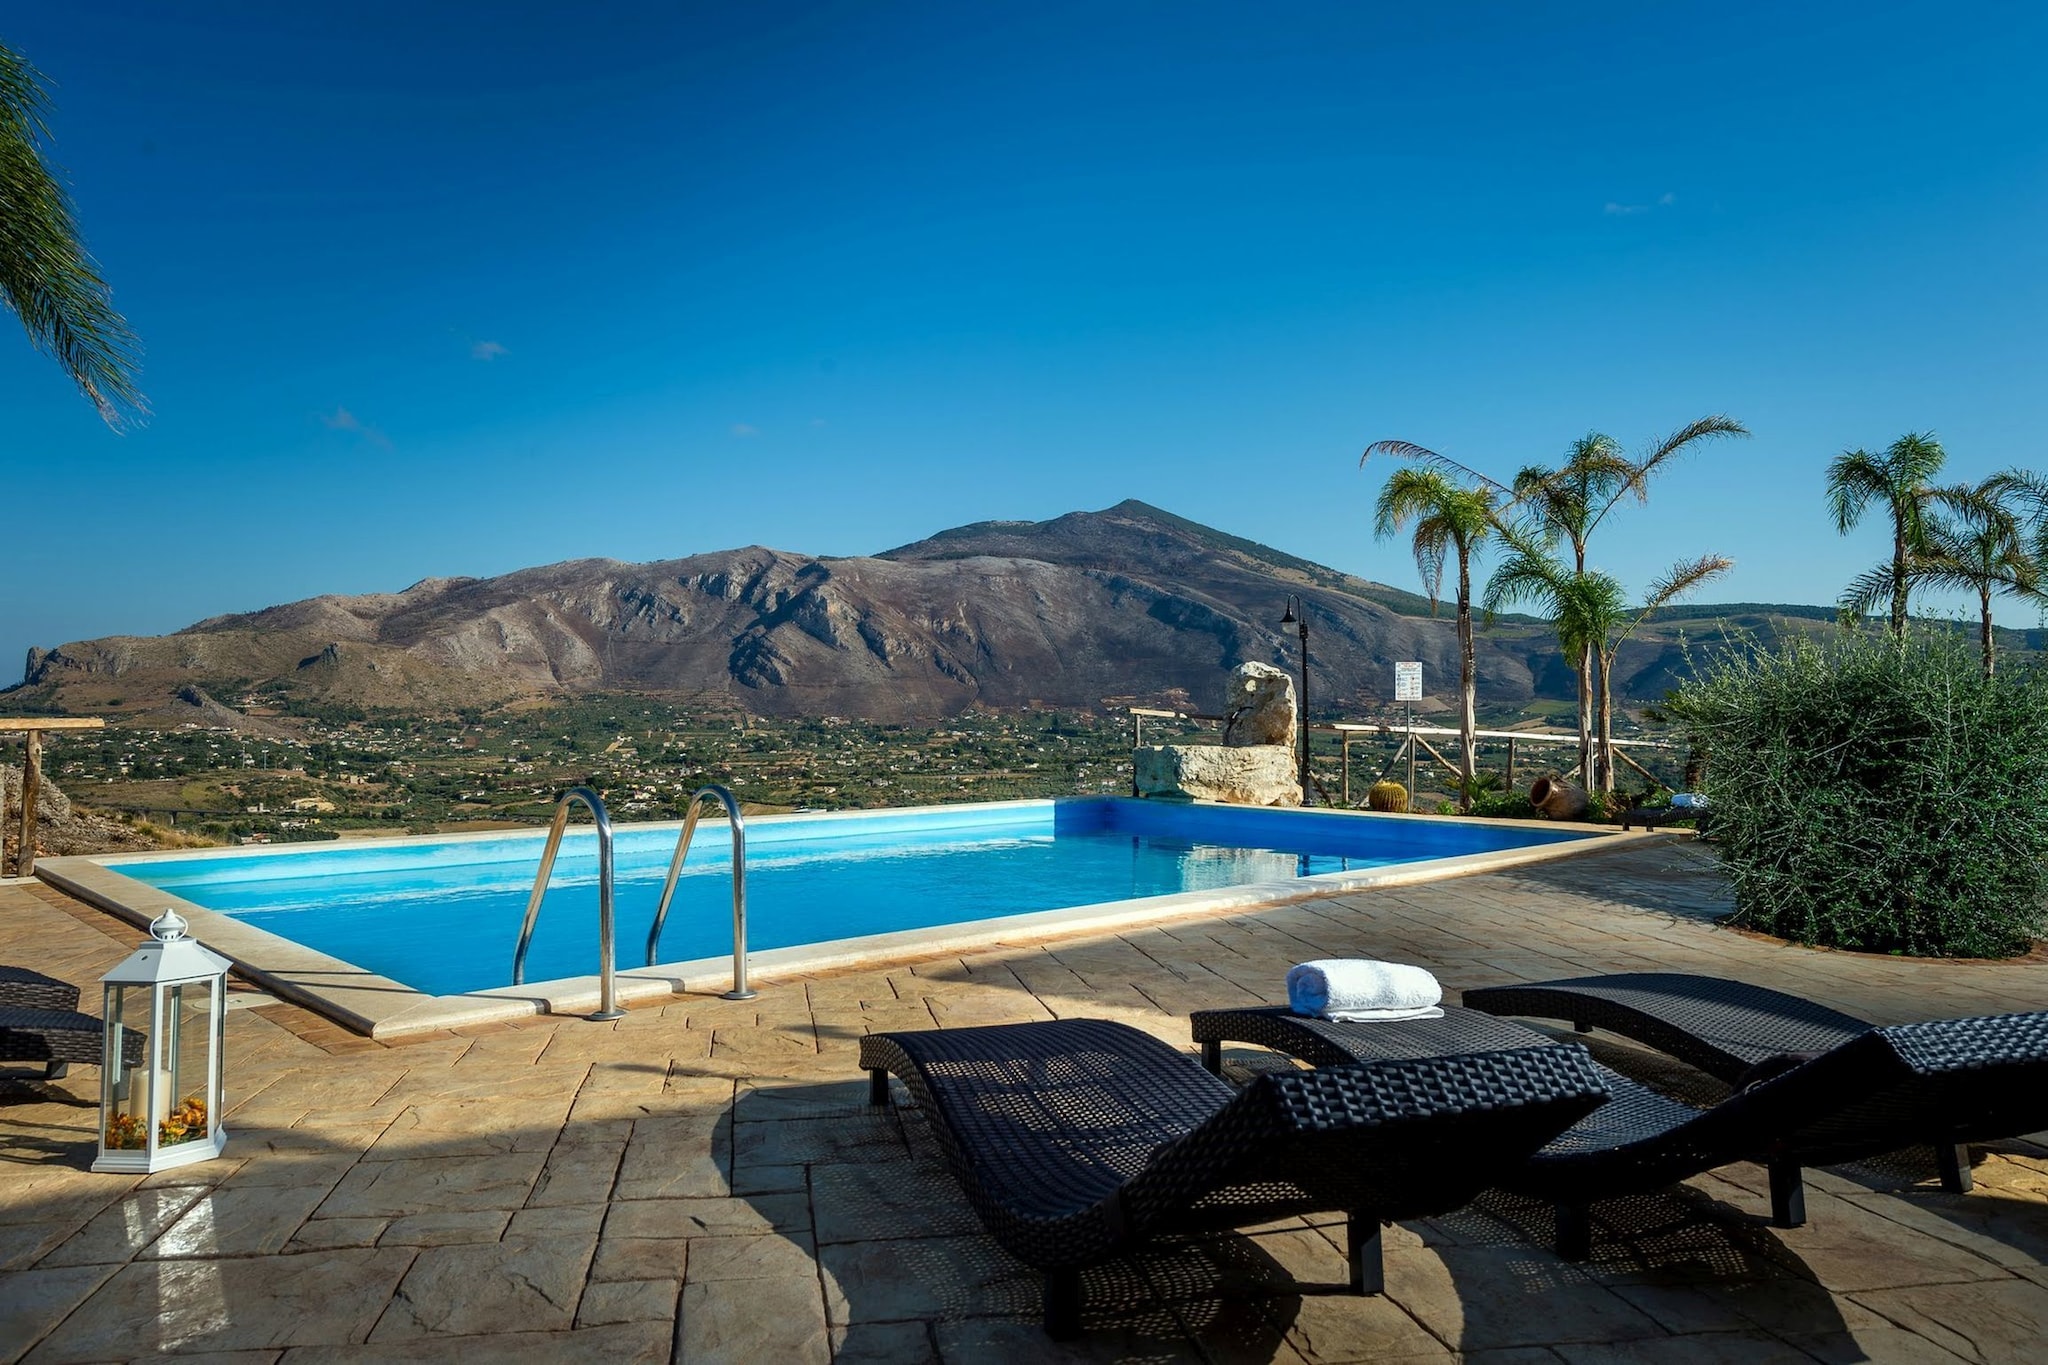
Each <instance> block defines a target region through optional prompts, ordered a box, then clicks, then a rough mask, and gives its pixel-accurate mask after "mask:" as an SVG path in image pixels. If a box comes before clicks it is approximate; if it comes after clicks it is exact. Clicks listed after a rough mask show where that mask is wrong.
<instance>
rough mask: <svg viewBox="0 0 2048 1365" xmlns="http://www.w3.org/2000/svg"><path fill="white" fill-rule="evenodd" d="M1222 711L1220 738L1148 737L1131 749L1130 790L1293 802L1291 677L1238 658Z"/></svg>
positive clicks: (1297, 794) (1297, 780)
mask: <svg viewBox="0 0 2048 1365" xmlns="http://www.w3.org/2000/svg"><path fill="white" fill-rule="evenodd" d="M1223 715H1224V723H1223V743H1221V744H1148V745H1145V746H1143V747H1142V748H1139V749H1136V750H1134V751H1133V752H1132V754H1131V767H1132V771H1133V773H1134V775H1135V777H1136V790H1137V793H1138V795H1140V796H1146V797H1155V798H1158V799H1160V800H1166V801H1229V802H1233V803H1235V804H1238V805H1246V806H1298V805H1300V804H1301V776H1300V772H1299V769H1298V767H1297V764H1298V762H1299V760H1298V758H1297V757H1296V753H1297V751H1296V749H1295V744H1296V743H1297V738H1296V737H1297V734H1298V731H1297V729H1296V726H1297V724H1298V719H1297V715H1296V708H1295V704H1294V680H1293V679H1292V678H1290V677H1288V676H1287V673H1286V671H1285V670H1284V669H1279V668H1275V667H1273V665H1271V664H1262V663H1244V664H1239V665H1238V666H1237V667H1236V669H1234V670H1233V671H1232V672H1231V675H1230V685H1229V689H1228V691H1227V692H1226V693H1225V697H1224V705H1223Z"/></svg>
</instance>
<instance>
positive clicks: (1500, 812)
mask: <svg viewBox="0 0 2048 1365" xmlns="http://www.w3.org/2000/svg"><path fill="white" fill-rule="evenodd" d="M1472 813H1473V814H1474V815H1485V816H1490V817H1491V818H1493V819H1495V820H1534V819H1535V818H1536V807H1535V806H1533V805H1531V804H1530V802H1529V797H1528V794H1527V793H1525V792H1486V793H1483V794H1482V795H1479V796H1475V797H1473V798H1472Z"/></svg>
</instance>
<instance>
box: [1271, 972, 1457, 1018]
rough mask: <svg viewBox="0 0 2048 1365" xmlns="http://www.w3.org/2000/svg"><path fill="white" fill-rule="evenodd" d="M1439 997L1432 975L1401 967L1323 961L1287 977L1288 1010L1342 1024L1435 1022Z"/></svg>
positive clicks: (1439, 989) (1441, 992) (1439, 1013)
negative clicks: (1426, 1020)
mask: <svg viewBox="0 0 2048 1365" xmlns="http://www.w3.org/2000/svg"><path fill="white" fill-rule="evenodd" d="M1443 998H1444V988H1443V987H1442V986H1440V985H1438V984H1437V979H1436V978H1435V977H1434V976H1431V975H1430V974H1429V973H1428V972H1426V971H1424V970H1423V969H1422V968H1420V967H1411V966H1408V965H1407V964H1406V963H1402V962H1374V961H1372V960H1371V959H1369V958H1341V957H1339V958H1324V959H1322V960H1320V961H1317V962H1303V963H1301V964H1299V965H1298V966H1296V967H1294V968H1292V969H1291V970H1290V971H1289V972H1288V973H1287V1006H1288V1008H1289V1009H1291V1010H1293V1011H1294V1012H1295V1013H1296V1014H1306V1015H1315V1016H1319V1017H1321V1018H1324V1019H1334V1020H1338V1021H1340V1022H1344V1023H1364V1022H1368V1021H1386V1022H1391V1021H1393V1020H1397V1019H1437V1018H1441V1017H1442V1015H1443V1011H1442V1010H1441V1009H1438V1008H1437V1006H1438V1005H1439V1004H1440V1003H1441V1002H1442V1000H1443Z"/></svg>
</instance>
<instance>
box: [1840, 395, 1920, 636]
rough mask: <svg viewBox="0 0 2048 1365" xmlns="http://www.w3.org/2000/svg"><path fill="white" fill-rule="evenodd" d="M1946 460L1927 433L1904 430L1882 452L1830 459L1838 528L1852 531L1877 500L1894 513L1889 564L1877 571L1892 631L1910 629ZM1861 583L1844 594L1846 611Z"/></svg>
mask: <svg viewBox="0 0 2048 1365" xmlns="http://www.w3.org/2000/svg"><path fill="white" fill-rule="evenodd" d="M1947 460H1948V452H1947V451H1945V450H1943V449H1942V448H1941V442H1940V441H1937V440H1936V439H1935V438H1934V433H1933V432H1931V431H1929V432H1908V433H1906V434H1905V435H1904V436H1901V437H1900V438H1899V439H1898V440H1896V441H1893V442H1892V443H1891V444H1890V445H1889V446H1887V447H1886V448H1885V452H1884V454H1882V455H1872V454H1871V453H1870V452H1869V451H1867V450H1845V451H1843V452H1842V453H1841V454H1840V455H1837V456H1835V458H1834V459H1833V460H1831V461H1830V462H1829V463H1828V482H1827V499H1828V512H1829V514H1830V515H1831V516H1833V517H1834V519H1835V530H1837V531H1838V532H1840V533H1841V534H1843V535H1847V534H1849V532H1850V531H1851V530H1852V529H1853V528H1854V527H1855V526H1856V524H1857V523H1858V522H1860V521H1862V520H1863V514H1864V513H1865V512H1866V511H1868V510H1869V509H1870V507H1871V506H1872V505H1873V504H1876V503H1883V504H1884V506H1885V510H1886V511H1887V512H1889V513H1890V514H1891V520H1892V558H1891V563H1890V564H1888V565H1880V566H1879V569H1880V571H1882V572H1883V573H1884V575H1885V577H1884V579H1883V582H1884V584H1885V586H1886V587H1887V588H1888V589H1889V590H1890V594H1891V599H1892V614H1891V631H1892V634H1894V635H1899V636H1903V635H1904V634H1905V633H1906V596H1907V594H1908V592H1910V591H1911V589H1912V586H1913V575H1912V572H1911V561H1912V558H1913V556H1914V555H1916V554H1921V553H1924V551H1925V549H1926V539H1927V528H1926V521H1927V508H1928V505H1929V504H1930V503H1931V502H1933V501H1934V489H1933V487H1932V486H1931V485H1932V482H1933V479H1934V476H1935V475H1936V474H1939V473H1940V472H1941V467H1942V465H1943V464H1945V463H1946V462H1947ZM1864 577H1865V578H1867V577H1869V575H1867V574H1866V575H1864ZM1859 585H1863V578H1859V579H1857V581H1856V582H1855V583H1852V584H1851V585H1850V586H1849V589H1848V591H1846V592H1845V593H1844V594H1843V595H1842V606H1843V609H1844V610H1845V611H1854V610H1855V606H1854V603H1855V600H1856V595H1857V593H1858V592H1859V591H1860V586H1859Z"/></svg>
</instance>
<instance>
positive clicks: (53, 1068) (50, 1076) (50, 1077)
mask: <svg viewBox="0 0 2048 1365" xmlns="http://www.w3.org/2000/svg"><path fill="white" fill-rule="evenodd" d="M70 1074H71V1063H69V1062H58V1061H52V1062H51V1063H50V1064H49V1065H47V1066H45V1067H44V1068H43V1079H44V1080H46V1081H61V1080H63V1079H64V1078H65V1077H66V1076H68V1075H70Z"/></svg>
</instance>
